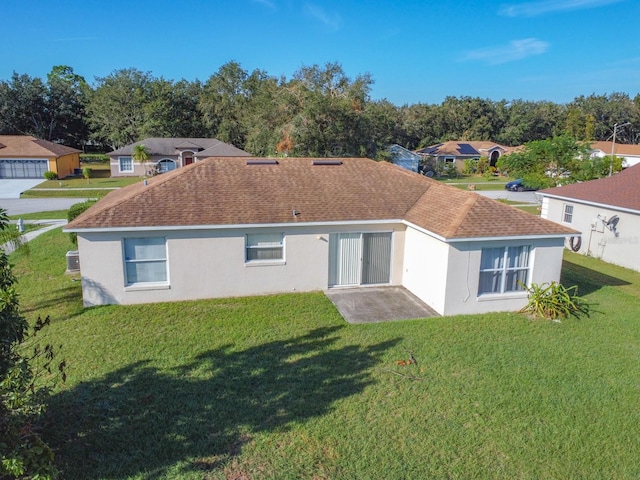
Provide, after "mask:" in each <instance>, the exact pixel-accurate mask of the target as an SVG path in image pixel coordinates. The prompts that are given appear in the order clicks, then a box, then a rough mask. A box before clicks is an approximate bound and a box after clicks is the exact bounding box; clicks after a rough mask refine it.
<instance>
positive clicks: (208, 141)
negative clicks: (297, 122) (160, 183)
mask: <svg viewBox="0 0 640 480" xmlns="http://www.w3.org/2000/svg"><path fill="white" fill-rule="evenodd" d="M136 145H144V146H145V147H147V150H149V153H150V154H151V155H177V154H178V153H179V151H181V150H193V151H195V153H196V155H197V156H199V157H202V156H203V155H202V152H204V151H206V152H207V153H206V154H205V155H204V156H207V157H209V156H216V157H248V156H250V154H249V153H247V152H245V151H244V150H240V149H239V148H237V147H234V146H233V145H230V144H228V143H224V142H221V141H220V140H218V139H217V138H159V137H152V138H145V139H144V140H140V141H139V142H135V143H132V144H130V145H125V146H124V147H121V148H118V149H117V150H114V151H113V152H110V153H109V155H110V156H116V155H131V154H132V150H133V147H134V146H136Z"/></svg>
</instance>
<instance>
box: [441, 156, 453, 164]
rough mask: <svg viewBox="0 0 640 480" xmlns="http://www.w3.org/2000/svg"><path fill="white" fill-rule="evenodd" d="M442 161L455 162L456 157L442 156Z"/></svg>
mask: <svg viewBox="0 0 640 480" xmlns="http://www.w3.org/2000/svg"><path fill="white" fill-rule="evenodd" d="M443 162H444V163H456V157H444V160H443Z"/></svg>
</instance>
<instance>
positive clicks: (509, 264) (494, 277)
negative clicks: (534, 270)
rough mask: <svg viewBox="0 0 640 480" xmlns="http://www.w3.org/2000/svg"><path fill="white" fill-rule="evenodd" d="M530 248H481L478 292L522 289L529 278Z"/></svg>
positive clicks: (503, 291) (504, 291)
mask: <svg viewBox="0 0 640 480" xmlns="http://www.w3.org/2000/svg"><path fill="white" fill-rule="evenodd" d="M529 251H530V248H529V247H528V246H522V247H496V248H483V249H482V258H481V260H480V285H479V287H478V293H479V294H481V295H482V294H484V293H506V292H519V291H522V290H524V286H523V285H527V282H528V279H529V269H530V265H529V259H530V255H529Z"/></svg>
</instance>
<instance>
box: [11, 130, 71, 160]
mask: <svg viewBox="0 0 640 480" xmlns="http://www.w3.org/2000/svg"><path fill="white" fill-rule="evenodd" d="M0 143H1V144H2V145H4V147H3V148H2V150H0V156H2V157H3V158H7V157H10V158H31V157H61V156H62V155H68V154H70V153H78V152H80V150H76V149H75V148H71V147H67V146H66V145H60V144H59V143H53V142H49V141H48V140H40V139H38V138H35V137H31V136H29V135H0Z"/></svg>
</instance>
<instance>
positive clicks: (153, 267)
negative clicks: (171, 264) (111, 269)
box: [124, 237, 167, 286]
mask: <svg viewBox="0 0 640 480" xmlns="http://www.w3.org/2000/svg"><path fill="white" fill-rule="evenodd" d="M124 263H125V276H126V278H125V282H126V285H128V286H129V285H144V284H166V283H167V246H166V239H165V238H164V237H148V238H125V239H124Z"/></svg>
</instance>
